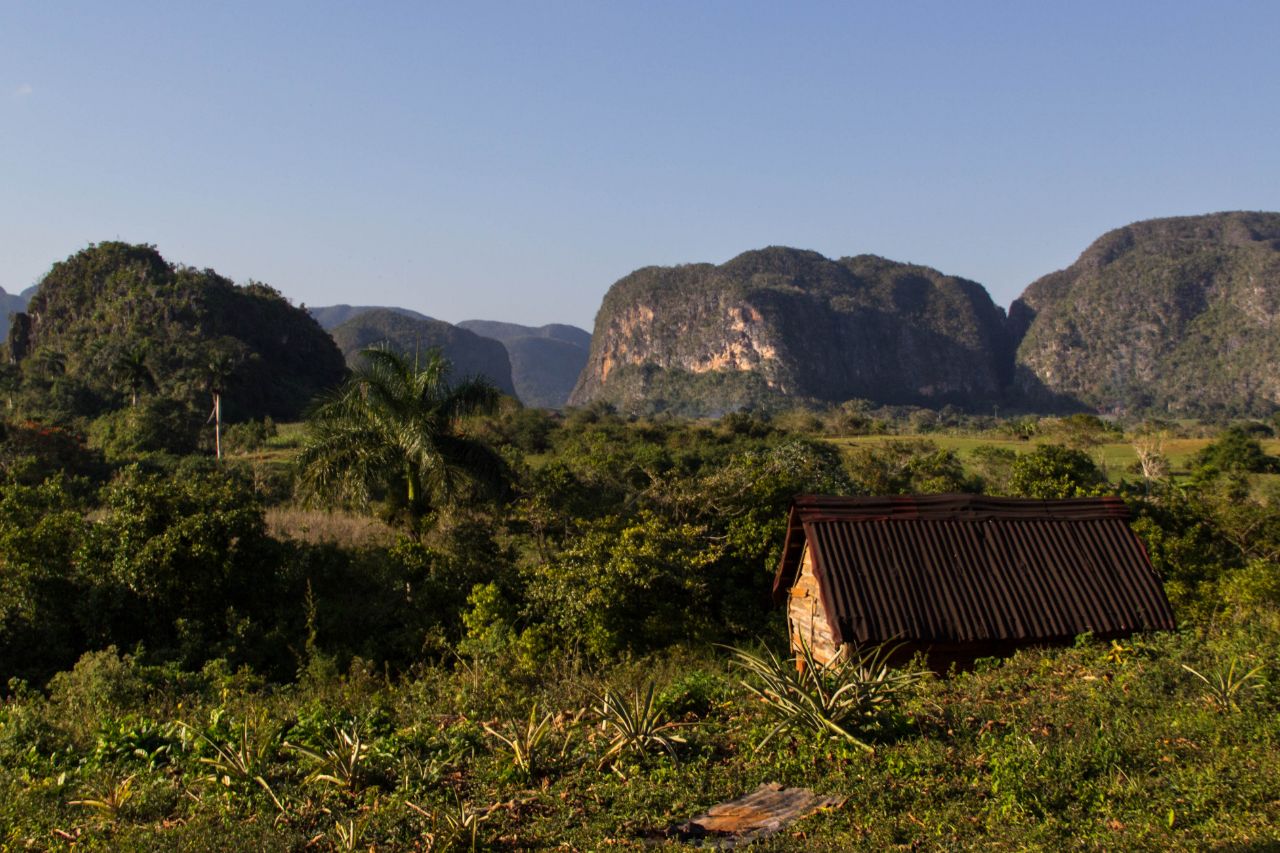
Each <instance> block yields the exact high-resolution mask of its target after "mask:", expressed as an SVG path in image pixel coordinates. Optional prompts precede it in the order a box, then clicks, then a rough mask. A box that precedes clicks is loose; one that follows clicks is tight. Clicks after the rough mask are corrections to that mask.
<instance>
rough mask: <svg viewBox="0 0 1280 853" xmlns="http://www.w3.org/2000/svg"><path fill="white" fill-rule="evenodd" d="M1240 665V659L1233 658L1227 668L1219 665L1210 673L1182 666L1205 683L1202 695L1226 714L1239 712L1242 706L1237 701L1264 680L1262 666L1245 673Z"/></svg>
mask: <svg viewBox="0 0 1280 853" xmlns="http://www.w3.org/2000/svg"><path fill="white" fill-rule="evenodd" d="M1239 665H1240V661H1239V659H1238V658H1234V657H1233V658H1231V660H1230V661H1229V662H1228V663H1227V665H1226V666H1223V665H1221V664H1219V665H1218V666H1216V667H1214V668H1213V669H1211V670H1209V671H1208V673H1203V672H1200V671H1199V670H1197V669H1192V668H1191V667H1189V666H1187V665H1186V664H1185V663H1184V664H1182V668H1183V669H1185V670H1186V671H1187V672H1189V673H1191V674H1192V675H1194V676H1195V677H1196V678H1198V679H1200V680H1201V681H1202V682H1204V685H1205V689H1204V693H1203V694H1202V695H1203V696H1204V699H1205V701H1206V702H1208V703H1209V704H1210V705H1212V706H1213V707H1214V708H1216V709H1217V710H1218V711H1220V712H1222V713H1225V712H1227V711H1239V710H1240V705H1239V703H1238V702H1237V701H1236V700H1237V698H1238V697H1239V696H1240V695H1241V694H1242V693H1243V692H1244V691H1245V690H1246V689H1247V688H1251V687H1253V686H1254V682H1256V681H1260V680H1261V678H1262V670H1263V669H1264V667H1263V666H1262V665H1261V664H1259V665H1258V666H1255V667H1254V668H1253V669H1250V670H1247V671H1243V669H1242V668H1239Z"/></svg>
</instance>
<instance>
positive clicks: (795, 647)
mask: <svg viewBox="0 0 1280 853" xmlns="http://www.w3.org/2000/svg"><path fill="white" fill-rule="evenodd" d="M787 626H788V628H789V629H790V634H791V650H792V651H793V652H794V653H796V654H797V655H798V654H800V647H801V644H802V643H803V644H805V645H808V647H809V649H810V650H811V651H812V652H813V657H814V659H815V660H817V661H818V662H819V663H823V664H825V663H830V662H831V660H832V658H834V657H835V656H836V654H837V652H838V651H839V648H838V647H837V646H836V642H835V638H833V637H832V636H831V624H830V623H829V622H828V621H827V614H826V611H824V610H823V608H822V596H821V595H819V593H818V579H817V578H816V577H815V576H814V574H813V553H812V552H811V551H810V550H809V546H808V544H807V543H806V544H805V546H804V554H803V555H802V556H801V558H800V576H799V577H797V578H796V582H795V584H794V585H792V587H791V592H790V596H789V598H788V599H787Z"/></svg>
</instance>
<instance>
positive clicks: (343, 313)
mask: <svg viewBox="0 0 1280 853" xmlns="http://www.w3.org/2000/svg"><path fill="white" fill-rule="evenodd" d="M370 311H394V312H395V313H397V314H403V315H404V316H406V317H412V318H413V319H415V320H432V319H434V318H433V317H428V316H427V315H426V314H419V313H418V312H417V311H411V310H410V309H408V308H396V307H394V306H390V305H326V306H324V307H322V308H313V307H311V306H307V313H308V314H310V315H311V316H312V317H315V318H316V322H317V323H319V324H320V328H322V329H324V330H325V331H326V332H327V331H330V330H332V329H336V328H337V327H338V326H341V325H342V324H343V323H345V322H347V321H348V320H351V319H353V318H355V317H358V316H360V315H361V314H367V313H368V312H370Z"/></svg>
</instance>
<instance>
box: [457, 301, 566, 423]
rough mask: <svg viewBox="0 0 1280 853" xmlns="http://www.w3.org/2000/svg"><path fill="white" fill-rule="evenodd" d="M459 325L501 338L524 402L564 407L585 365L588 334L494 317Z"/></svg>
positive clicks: (560, 326) (557, 326)
mask: <svg viewBox="0 0 1280 853" xmlns="http://www.w3.org/2000/svg"><path fill="white" fill-rule="evenodd" d="M458 325H459V326H460V327H461V328H464V329H467V330H469V331H472V332H475V333H476V334H477V335H481V336H483V337H486V338H493V339H494V340H497V341H501V342H502V344H503V346H505V347H506V348H507V355H508V357H509V358H510V359H511V379H512V381H513V382H514V383H515V388H516V395H517V396H518V397H519V398H520V400H521V401H522V402H524V404H525V405H528V406H538V407H540V408H544V409H559V408H563V407H564V405H565V403H567V402H568V400H569V394H570V393H571V392H572V391H573V386H574V384H576V383H577V381H578V375H579V374H581V373H582V368H583V367H585V366H586V364H587V354H588V351H589V349H590V347H591V333H590V332H587V331H584V330H583V329H579V328H578V327H576V326H567V325H564V324H562V323H551V324H549V325H546V326H537V327H533V326H521V325H518V324H516V323H500V322H497V321H494V320H464V321H463V322H461V323H459V324H458Z"/></svg>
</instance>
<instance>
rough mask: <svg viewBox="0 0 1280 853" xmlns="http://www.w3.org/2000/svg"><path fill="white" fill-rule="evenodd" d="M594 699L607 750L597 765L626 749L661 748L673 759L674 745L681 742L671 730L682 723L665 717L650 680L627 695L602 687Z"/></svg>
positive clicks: (636, 751) (646, 751)
mask: <svg viewBox="0 0 1280 853" xmlns="http://www.w3.org/2000/svg"><path fill="white" fill-rule="evenodd" d="M595 698H596V707H595V713H596V716H597V717H599V719H600V725H601V727H602V728H603V729H604V730H605V731H606V732H607V733H608V734H609V735H610V740H609V749H608V750H606V751H605V754H604V757H603V758H602V759H601V761H600V766H601V767H603V766H604V765H605V764H606V763H607V762H608V761H609V759H611V758H614V757H616V756H620V755H622V754H624V753H628V752H634V753H639V754H647V753H650V752H652V751H654V750H655V749H662V750H665V751H666V752H667V753H668V754H669V755H671V757H672V758H675V755H676V744H681V743H684V738H682V737H680V736H679V735H676V734H671V732H673V731H674V730H676V729H678V728H681V727H682V726H683V725H685V724H684V723H677V722H673V721H671V720H669V719H667V714H666V711H665V710H664V709H663V708H662V707H661V706H659V705H658V703H657V702H656V701H655V699H654V684H653V682H652V681H650V682H649V684H648V686H647V687H646V688H644V689H641V688H639V687H637V688H636V689H635V690H632V691H631V692H630V694H625V695H624V694H622V693H617V692H614V691H612V690H606V691H605V692H604V693H603V694H595Z"/></svg>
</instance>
